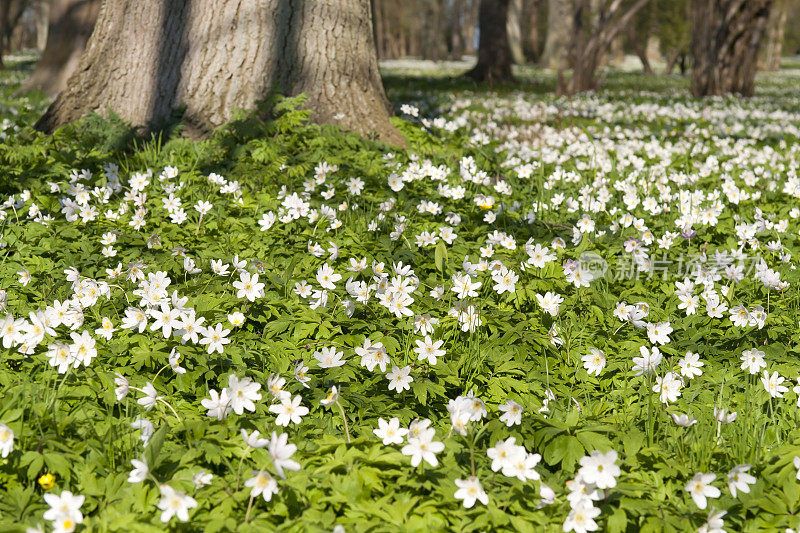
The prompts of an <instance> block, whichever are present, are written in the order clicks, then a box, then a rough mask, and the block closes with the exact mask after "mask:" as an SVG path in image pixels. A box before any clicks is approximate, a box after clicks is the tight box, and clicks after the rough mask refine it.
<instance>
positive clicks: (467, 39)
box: [462, 0, 480, 55]
mask: <svg viewBox="0 0 800 533" xmlns="http://www.w3.org/2000/svg"><path fill="white" fill-rule="evenodd" d="M468 2H469V8H468V9H466V10H465V14H464V16H465V18H464V24H463V26H462V27H463V28H464V53H465V54H467V55H472V54H474V53H475V52H476V50H475V28H476V27H477V25H478V11H479V2H480V0H468Z"/></svg>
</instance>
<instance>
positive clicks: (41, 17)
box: [34, 0, 50, 52]
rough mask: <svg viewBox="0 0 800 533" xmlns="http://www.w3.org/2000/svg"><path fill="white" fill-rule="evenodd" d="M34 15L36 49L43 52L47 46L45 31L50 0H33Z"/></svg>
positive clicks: (48, 22) (46, 29) (48, 20)
mask: <svg viewBox="0 0 800 533" xmlns="http://www.w3.org/2000/svg"><path fill="white" fill-rule="evenodd" d="M34 16H35V24H36V49H37V50H38V51H40V52H44V49H45V47H46V46H47V31H48V29H49V24H50V1H49V0H34Z"/></svg>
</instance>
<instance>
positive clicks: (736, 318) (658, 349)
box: [0, 56, 800, 532]
mask: <svg viewBox="0 0 800 533" xmlns="http://www.w3.org/2000/svg"><path fill="white" fill-rule="evenodd" d="M14 59H15V60H12V61H11V62H10V68H9V69H7V70H6V71H4V72H2V73H0V191H3V193H4V194H3V198H2V199H1V200H2V204H0V219H1V220H2V229H0V255H2V260H0V288H1V289H2V290H3V291H2V292H0V305H2V307H3V308H4V310H5V313H2V314H0V328H2V329H0V342H1V343H2V346H3V348H1V349H0V528H2V530H3V531H24V530H25V529H26V528H36V527H42V528H43V529H45V530H47V531H50V530H52V529H53V528H56V529H57V530H61V531H69V530H71V528H74V527H76V526H77V527H78V528H83V529H84V530H87V531H89V530H91V531H159V530H162V528H163V523H165V522H166V523H169V524H170V525H171V526H172V527H174V528H175V529H176V530H180V531H196V530H204V531H235V530H238V531H253V530H258V531H274V530H287V531H317V530H319V531H332V530H334V529H335V528H337V531H342V529H344V530H346V531H366V530H369V531H398V530H404V531H419V530H428V531H440V530H455V529H459V530H462V531H488V530H491V531H562V530H563V531H577V532H582V531H592V530H595V529H597V528H601V529H602V530H605V531H611V532H619V531H690V530H697V529H698V528H701V529H702V530H703V531H721V529H722V528H723V527H724V528H726V529H728V530H731V531H755V530H769V531H784V530H787V528H798V527H800V519H798V517H797V513H798V511H800V473H798V467H800V458H798V456H800V429H798V427H799V426H800V365H798V355H800V347H799V346H798V331H800V326H799V324H800V291H799V290H798V283H800V272H798V270H797V268H796V265H797V257H798V255H800V240H798V230H800V227H798V224H800V208H799V207H798V206H799V205H800V178H799V177H798V176H797V173H798V168H800V144H799V143H798V139H800V95H798V93H797V91H796V87H797V86H798V83H800V65H799V64H798V63H797V62H794V63H787V68H786V69H783V70H781V71H779V72H776V73H769V74H764V75H762V76H760V77H759V81H758V87H757V93H756V96H755V97H753V98H750V99H739V98H734V97H730V98H711V99H705V100H695V99H691V98H690V97H689V96H688V80H687V78H685V77H681V76H678V75H675V76H668V77H659V76H651V77H646V76H642V75H641V74H637V73H632V72H617V71H609V72H608V73H607V75H606V77H605V83H604V87H603V90H602V91H601V92H600V93H598V94H590V95H582V96H579V97H575V98H557V97H555V96H554V95H553V94H552V89H553V86H554V83H555V79H554V76H553V74H552V73H551V72H543V71H540V70H537V69H529V68H525V69H521V70H519V71H518V72H517V75H518V79H519V82H518V83H516V84H513V85H508V86H503V87H494V88H491V89H489V88H485V87H477V86H475V85H474V84H472V83H470V82H468V81H466V80H464V79H463V78H458V77H455V75H457V74H458V73H460V72H461V71H462V70H464V69H463V68H462V66H463V65H461V64H443V65H434V66H433V68H428V66H427V65H426V64H424V63H422V64H421V65H422V67H424V68H420V65H416V66H415V64H413V63H406V64H391V65H388V64H387V65H384V76H385V83H386V87H387V92H388V95H389V97H390V99H391V100H392V102H393V105H394V106H395V109H396V111H397V114H398V116H399V118H397V119H394V121H395V124H396V125H397V127H398V128H399V129H400V130H401V131H402V132H403V133H404V135H406V138H407V139H408V144H409V147H408V149H407V150H405V149H402V150H401V149H397V148H394V147H391V146H387V145H384V144H380V143H374V142H370V141H364V140H361V139H359V138H358V137H356V136H355V135H352V134H347V133H344V132H341V131H340V130H338V129H336V128H334V127H331V126H323V127H320V126H315V125H310V124H308V123H307V121H306V118H307V114H306V113H305V112H304V111H302V110H301V108H302V100H301V99H289V100H278V99H271V100H270V102H269V103H270V104H271V105H272V104H274V105H276V107H275V108H274V110H275V115H274V116H275V118H274V120H271V121H270V122H261V121H258V120H256V119H254V118H253V117H247V116H243V117H242V118H241V120H237V121H236V122H235V123H233V124H231V125H229V126H228V127H226V128H224V129H222V130H221V131H219V132H217V133H216V134H215V135H214V136H213V137H212V138H211V139H208V140H205V141H199V142H195V141H190V140H187V139H184V138H181V137H180V136H179V128H178V129H176V130H174V131H173V132H172V133H171V134H169V135H163V136H161V137H156V138H145V137H141V136H140V135H139V134H137V132H135V131H132V130H131V129H130V128H128V127H127V126H126V125H125V124H124V123H122V122H121V121H120V120H118V119H115V118H113V117H112V118H111V119H108V120H106V119H102V118H100V117H99V116H94V117H89V118H87V119H86V120H84V121H82V122H80V123H78V124H76V125H71V126H68V127H65V128H63V129H61V130H59V131H58V132H57V133H56V134H55V135H53V136H44V135H40V134H38V133H35V132H33V131H32V130H31V129H30V126H31V125H32V124H33V123H34V122H35V121H36V118H37V117H38V116H39V115H40V114H41V113H42V111H43V109H44V107H45V106H46V105H47V101H46V100H45V99H44V98H42V97H41V96H37V95H31V96H25V97H19V96H15V95H14V92H15V90H16V89H17V88H18V87H19V85H20V83H21V82H22V81H23V80H24V78H25V76H26V75H27V74H28V73H30V70H31V68H32V66H33V61H34V58H33V57H28V56H24V57H17V58H14ZM67 520H69V523H67V522H66V521H67ZM183 522H186V523H183ZM78 524H80V525H78ZM59 528H60V529H59ZM703 528H704V529H703Z"/></svg>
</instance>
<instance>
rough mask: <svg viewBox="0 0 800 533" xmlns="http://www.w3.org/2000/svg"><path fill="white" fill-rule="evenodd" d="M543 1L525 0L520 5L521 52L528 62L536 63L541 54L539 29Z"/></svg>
mask: <svg viewBox="0 0 800 533" xmlns="http://www.w3.org/2000/svg"><path fill="white" fill-rule="evenodd" d="M543 6H544V2H543V0H526V1H525V2H523V4H522V52H523V55H524V56H525V58H526V59H527V60H528V61H530V62H533V61H535V62H538V61H539V57H540V56H541V54H542V39H541V36H542V34H543V33H544V32H542V31H541V30H540V28H539V24H540V21H542V20H544V17H542V11H543Z"/></svg>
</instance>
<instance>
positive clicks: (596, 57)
mask: <svg viewBox="0 0 800 533" xmlns="http://www.w3.org/2000/svg"><path fill="white" fill-rule="evenodd" d="M648 1H649V0H637V1H636V2H634V3H633V4H627V7H625V6H623V2H622V0H613V1H612V2H611V3H610V4H608V5H606V3H605V2H602V3H601V4H600V6H599V11H598V13H597V15H596V17H594V16H593V18H594V22H593V27H592V28H591V30H590V32H589V35H588V38H587V36H586V32H585V30H584V27H583V24H584V20H585V18H586V16H585V13H586V11H587V10H589V9H590V8H591V6H590V4H589V0H577V6H576V9H575V12H574V14H573V23H572V34H573V35H574V37H573V41H572V43H573V46H572V56H573V57H574V58H575V65H574V67H573V69H572V77H571V78H570V79H569V81H566V79H565V77H564V76H563V72H562V73H561V74H560V75H559V84H558V88H557V91H558V93H559V94H575V93H579V92H584V91H593V90H594V89H595V88H597V86H598V84H599V81H598V80H597V79H596V77H595V73H596V72H597V68H598V67H599V66H600V63H601V61H602V60H603V56H604V55H605V54H606V51H607V50H608V48H609V47H610V46H611V43H612V42H613V41H614V39H615V38H616V37H617V35H619V33H620V32H621V31H622V30H623V29H625V28H626V27H627V25H628V24H629V23H630V21H631V19H632V18H633V17H634V16H635V15H636V13H638V12H639V10H640V9H642V8H643V7H644V6H645V5H647V2H648ZM559 70H560V71H563V69H559Z"/></svg>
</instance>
